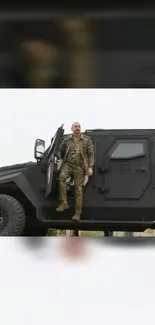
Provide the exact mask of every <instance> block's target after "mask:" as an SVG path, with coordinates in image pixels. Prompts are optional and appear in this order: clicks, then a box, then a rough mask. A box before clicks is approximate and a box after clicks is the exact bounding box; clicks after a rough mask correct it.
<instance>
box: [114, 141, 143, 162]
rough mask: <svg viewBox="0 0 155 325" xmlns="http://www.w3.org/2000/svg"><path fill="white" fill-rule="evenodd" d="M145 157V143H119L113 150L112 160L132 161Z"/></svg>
mask: <svg viewBox="0 0 155 325" xmlns="http://www.w3.org/2000/svg"><path fill="white" fill-rule="evenodd" d="M143 155H145V148H144V143H143V142H119V143H118V144H117V146H115V149H113V150H112V153H111V155H110V159H131V158H135V157H139V156H143Z"/></svg>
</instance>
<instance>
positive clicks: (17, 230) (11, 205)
mask: <svg viewBox="0 0 155 325" xmlns="http://www.w3.org/2000/svg"><path fill="white" fill-rule="evenodd" d="M0 218H3V221H2V222H1V223H0V236H21V234H22V233H23V230H24V227H25V222H26V215H25V211H24V209H23V207H22V205H21V204H20V202H18V201H17V200H16V199H15V198H13V197H12V196H9V195H6V194H0Z"/></svg>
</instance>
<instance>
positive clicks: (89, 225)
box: [43, 220, 155, 232]
mask: <svg viewBox="0 0 155 325" xmlns="http://www.w3.org/2000/svg"><path fill="white" fill-rule="evenodd" d="M43 223H44V224H46V226H47V227H49V228H55V229H64V230H67V229H68V230H92V231H99V230H102V231H127V232H130V231H131V232H137V231H145V230H146V229H148V228H150V229H155V223H154V222H148V221H143V222H141V221H126V222H124V223H123V222H122V221H110V220H106V221H94V220H90V221H87V220H80V221H72V220H67V221H66V220H50V221H43Z"/></svg>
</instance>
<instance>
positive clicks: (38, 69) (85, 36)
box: [0, 1, 155, 88]
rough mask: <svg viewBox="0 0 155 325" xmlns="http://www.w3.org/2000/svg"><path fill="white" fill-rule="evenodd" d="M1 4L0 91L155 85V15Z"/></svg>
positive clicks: (131, 8)
mask: <svg viewBox="0 0 155 325" xmlns="http://www.w3.org/2000/svg"><path fill="white" fill-rule="evenodd" d="M32 5H33V4H32V3H31V7H30V5H29V4H28V3H26V2H25V1H24V2H22V6H19V5H18V6H16V5H12V6H11V5H10V4H8V3H7V2H5V4H3V3H1V4H0V9H1V10H0V87H1V88H51V87H52V88H89V87H91V88H102V87H105V88H128V87H131V88H133V87H134V88H143V87H144V88H149V87H151V88H152V87H154V86H155V10H154V8H153V7H150V4H149V2H148V3H147V5H145V6H142V4H141V5H139V7H138V5H137V4H136V2H135V3H134V5H133V4H132V3H130V4H128V3H126V6H124V7H123V6H122V5H119V4H117V8H116V4H115V7H114V5H113V3H112V2H111V3H110V2H108V3H105V4H104V6H103V5H102V6H101V5H98V4H96V5H89V6H88V5H87V6H85V5H84V4H83V5H82V4H78V3H77V2H75V3H74V6H73V5H71V4H68V2H67V3H65V5H64V6H61V5H60V4H55V2H52V5H48V6H47V5H46V2H44V3H42V4H40V5H37V9H36V8H35V7H33V6H32Z"/></svg>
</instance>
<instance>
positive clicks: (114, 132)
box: [84, 129, 155, 136]
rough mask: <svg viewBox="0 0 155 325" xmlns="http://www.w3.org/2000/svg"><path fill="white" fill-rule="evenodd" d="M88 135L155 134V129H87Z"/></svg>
mask: <svg viewBox="0 0 155 325" xmlns="http://www.w3.org/2000/svg"><path fill="white" fill-rule="evenodd" d="M84 134H86V135H88V136H91V135H116V136H118V135H125V136H126V135H128V136H133V135H152V134H153V135H155V129H109V130H104V129H92V130H86V131H85V133H84Z"/></svg>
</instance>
